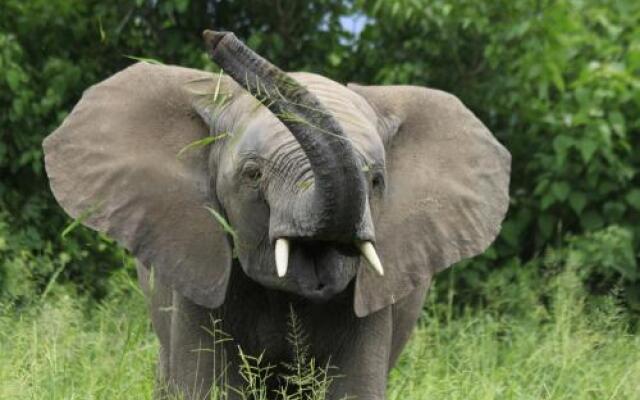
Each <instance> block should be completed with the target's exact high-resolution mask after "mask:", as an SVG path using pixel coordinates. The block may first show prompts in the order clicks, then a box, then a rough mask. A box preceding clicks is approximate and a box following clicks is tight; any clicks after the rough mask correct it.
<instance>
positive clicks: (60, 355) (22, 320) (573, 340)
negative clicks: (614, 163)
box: [0, 273, 640, 400]
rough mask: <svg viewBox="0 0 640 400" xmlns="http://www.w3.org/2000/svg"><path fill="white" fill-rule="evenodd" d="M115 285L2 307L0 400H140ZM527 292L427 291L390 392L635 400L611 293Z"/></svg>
mask: <svg viewBox="0 0 640 400" xmlns="http://www.w3.org/2000/svg"><path fill="white" fill-rule="evenodd" d="M514 286H517V284H514ZM113 287H114V290H113V291H112V294H111V296H110V297H109V298H108V299H107V300H105V301H104V302H102V303H101V304H99V305H97V304H95V303H93V302H90V301H83V300H78V298H77V297H76V296H71V295H68V294H65V292H64V291H62V290H58V291H56V290H54V291H52V293H51V295H50V296H49V298H48V300H47V302H46V303H45V304H40V305H37V306H30V307H28V308H26V309H24V310H20V311H18V310H16V309H15V307H8V306H4V307H3V308H0V311H1V312H0V360H1V362H0V399H149V398H150V397H151V393H152V388H153V384H154V369H155V358H156V351H157V342H156V339H155V337H154V336H153V334H152V332H151V330H150V325H149V321H148V318H147V316H146V310H145V305H144V300H143V298H142V296H141V294H140V293H139V292H138V291H137V290H136V289H134V284H133V282H132V281H131V280H130V279H129V278H127V277H125V276H124V275H121V276H118V277H116V279H115V280H114V284H113ZM517 292H518V293H521V292H522V291H517ZM536 298H537V297H536V296H529V295H528V294H526V295H522V296H521V297H517V296H514V298H512V299H510V300H507V303H513V304H515V303H518V304H517V305H518V307H517V309H518V310H521V311H512V312H508V311H505V310H508V309H510V306H509V307H505V306H504V304H502V305H500V306H496V305H495V304H493V303H491V304H486V305H485V306H484V307H481V308H479V309H478V308H476V309H470V310H467V311H464V312H459V313H454V312H453V311H452V309H453V308H452V307H451V306H450V305H448V304H447V302H446V299H445V301H444V302H443V301H441V300H440V301H438V300H436V299H435V295H434V296H431V297H430V299H429V301H428V306H429V307H428V308H427V311H425V313H424V315H423V317H422V319H421V322H420V325H419V327H418V329H417V330H416V331H415V333H414V336H413V338H412V340H411V341H410V343H409V345H408V346H407V348H406V349H405V352H404V354H403V356H402V357H401V360H400V361H399V364H398V368H396V369H395V370H394V371H393V372H392V376H391V379H390V385H389V390H388V395H389V399H391V400H396V399H397V400H399V399H410V400H411V399H416V400H418V399H420V400H421V399H469V400H474V399H483V400H484V399H518V400H520V399H567V400H568V399H571V400H574V399H605V400H606V399H625V400H626V399H638V398H640V336H638V335H633V334H631V333H630V332H631V329H630V328H629V327H628V321H627V317H625V316H624V314H623V313H622V311H621V310H620V309H619V307H617V306H616V304H615V302H614V301H613V298H612V297H607V298H604V299H602V301H600V302H598V303H597V304H591V303H589V304H586V303H585V298H586V297H585V296H584V293H583V291H582V289H581V286H580V284H579V283H578V281H577V278H576V277H575V276H574V275H572V274H570V273H565V274H563V275H561V276H560V277H559V278H557V279H555V280H554V281H553V285H552V287H550V288H549V289H548V290H547V291H546V292H545V293H544V296H542V295H541V296H539V298H544V305H543V303H542V302H538V301H537V300H535V299H536ZM524 299H529V300H524ZM527 301H529V302H530V304H527V303H526V302H527ZM523 302H525V304H522V303H523ZM513 304H511V305H513ZM511 309H512V310H515V309H516V308H513V307H511ZM527 310H529V311H527Z"/></svg>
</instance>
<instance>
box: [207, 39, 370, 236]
mask: <svg viewBox="0 0 640 400" xmlns="http://www.w3.org/2000/svg"><path fill="white" fill-rule="evenodd" d="M204 38H205V41H206V42H207V45H208V46H209V49H210V52H211V58H212V59H213V60H214V61H215V62H216V63H217V64H218V65H219V66H220V67H221V68H222V69H223V70H224V71H225V72H226V73H227V74H228V75H229V76H231V77H232V78H233V79H234V80H235V81H236V82H238V83H239V84H240V85H242V86H243V87H245V88H246V89H247V90H248V91H249V92H250V93H251V94H252V95H253V96H254V97H256V98H257V99H258V100H260V101H261V102H262V103H263V104H264V105H265V106H266V107H267V108H268V109H269V110H270V111H271V112H273V113H274V115H275V116H276V117H277V118H278V119H279V120H280V121H282V123H283V124H284V125H285V126H286V127H287V128H288V129H289V131H291V133H292V134H293V136H294V137H295V138H296V140H297V141H298V142H299V143H300V146H301V147H302V150H303V151H304V152H305V154H306V156H307V158H308V159H309V163H310V165H311V169H312V170H313V174H314V180H315V182H314V185H313V188H312V192H311V193H310V194H309V195H311V196H312V197H311V202H309V203H307V204H309V205H310V206H307V207H305V210H303V213H302V215H304V218H305V219H306V222H305V224H304V225H305V226H304V227H302V228H303V229H304V230H305V232H304V234H305V235H315V236H321V237H323V238H326V239H337V240H352V239H355V237H354V235H355V234H356V232H357V228H358V225H359V224H360V222H361V218H362V213H363V210H364V202H365V201H366V199H365V190H366V189H365V181H364V176H363V173H362V168H361V166H360V165H359V163H358V161H357V159H356V157H355V152H354V149H353V146H352V145H351V142H350V140H349V139H348V138H347V137H346V135H345V134H344V132H343V130H342V128H341V127H340V124H339V123H338V121H336V119H335V118H333V116H331V115H330V114H329V112H328V111H327V110H326V109H325V107H324V106H323V105H322V104H321V103H320V101H319V100H318V99H317V98H316V96H314V95H313V94H312V93H311V92H309V91H308V90H307V89H306V88H304V87H303V86H302V85H300V84H299V83H298V82H297V81H295V80H294V79H292V78H291V77H290V76H288V75H287V74H286V73H284V72H283V71H282V70H280V69H279V68H278V67H276V66H274V65H273V64H271V63H270V62H268V61H267V60H265V59H264V58H262V57H260V56H259V55H258V54H256V53H255V52H254V51H252V50H251V49H249V48H248V47H247V46H246V45H245V44H244V43H242V42H241V41H240V40H239V39H238V38H236V37H235V35H234V34H233V33H229V32H213V31H205V32H204Z"/></svg>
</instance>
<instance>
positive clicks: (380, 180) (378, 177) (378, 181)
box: [371, 174, 384, 189]
mask: <svg viewBox="0 0 640 400" xmlns="http://www.w3.org/2000/svg"><path fill="white" fill-rule="evenodd" d="M371 185H372V186H373V188H374V189H378V188H381V187H382V186H383V185H384V177H383V176H382V174H375V175H374V176H373V178H372V179H371Z"/></svg>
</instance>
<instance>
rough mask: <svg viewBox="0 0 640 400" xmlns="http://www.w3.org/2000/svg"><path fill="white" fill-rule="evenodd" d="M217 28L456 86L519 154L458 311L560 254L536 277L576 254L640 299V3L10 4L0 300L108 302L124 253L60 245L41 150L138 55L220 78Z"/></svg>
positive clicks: (3, 69) (464, 283) (286, 49)
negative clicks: (206, 42)
mask: <svg viewBox="0 0 640 400" xmlns="http://www.w3.org/2000/svg"><path fill="white" fill-rule="evenodd" d="M345 17H346V18H347V22H346V23H345V22H344V21H345V20H344V18H345ZM341 18H342V19H343V20H342V22H341ZM349 21H351V22H349ZM353 21H360V23H361V24H363V25H364V26H363V29H362V31H361V32H350V31H349V29H350V25H351V23H352V22H353ZM212 27H213V28H214V29H218V30H232V31H234V32H236V34H237V35H238V37H240V38H241V39H243V40H245V41H246V42H247V43H248V44H249V45H250V46H251V47H253V48H255V49H256V50H257V51H258V52H259V53H261V54H263V55H265V56H266V57H267V58H269V59H272V60H273V61H274V62H275V63H276V64H278V65H280V66H281V67H282V68H283V69H285V70H297V69H303V70H308V71H312V72H318V73H322V74H325V75H327V76H329V77H332V78H334V79H337V80H340V81H359V82H363V83H384V84H387V83H395V84H402V83H409V84H418V85H427V86H431V87H436V88H440V89H443V90H447V91H450V92H452V93H454V94H456V95H457V96H459V97H460V98H461V99H462V100H463V101H464V102H465V103H466V104H467V105H468V106H469V107H470V108H471V109H472V110H473V111H474V112H475V113H477V114H478V115H479V116H480V118H481V119H482V120H483V121H484V122H485V123H486V125H487V126H488V127H489V128H490V129H491V130H492V131H493V132H494V133H495V134H496V136H497V137H498V138H499V139H500V140H501V141H502V142H503V143H504V144H505V145H506V146H507V147H508V148H509V150H510V151H511V153H512V154H513V174H512V183H511V196H512V202H511V208H510V211H509V215H508V217H507V220H506V221H505V222H504V225H503V229H502V232H501V235H500V237H499V239H498V240H497V242H496V244H495V245H494V246H493V247H492V248H490V249H489V251H487V252H486V253H485V255H484V256H483V257H481V258H480V259H476V260H474V262H473V263H465V264H466V265H465V268H459V269H458V270H456V271H452V270H448V271H447V272H446V273H445V276H444V277H443V278H442V279H444V280H445V281H446V282H451V283H452V284H455V285H456V287H457V288H458V289H459V292H460V294H459V296H457V297H456V298H457V299H459V301H460V302H461V303H467V304H470V303H475V304H481V303H483V302H486V301H487V293H486V291H485V290H484V288H485V287H486V286H487V285H486V284H485V282H487V281H491V280H492V279H494V278H492V276H493V275H495V279H497V281H500V279H506V276H508V275H510V274H511V275H513V276H512V277H511V279H514V276H515V274H521V273H522V274H528V273H529V272H523V265H531V263H530V261H531V260H536V258H537V257H539V256H541V255H544V254H546V253H547V252H548V250H549V249H550V248H553V249H555V250H554V254H555V257H556V258H557V259H558V260H560V261H559V262H558V263H555V264H553V263H548V262H543V261H539V262H537V263H536V265H537V266H538V268H537V269H536V268H534V269H533V273H534V274H535V273H539V274H546V273H547V272H548V271H552V272H554V273H555V272H558V269H557V268H555V267H554V265H566V263H565V261H566V260H570V261H571V263H572V264H581V265H582V267H581V268H582V270H581V273H580V274H579V276H580V277H581V279H582V280H583V282H584V283H585V285H586V287H588V288H589V289H590V290H592V293H596V294H600V293H603V292H606V291H607V290H613V289H615V290H618V289H619V290H621V291H622V292H623V293H621V297H622V298H624V299H626V301H627V303H628V304H630V305H632V306H634V307H637V306H638V304H640V302H639V301H638V300H634V299H637V298H638V297H639V295H637V294H634V293H632V292H633V291H634V289H633V288H635V287H637V286H638V285H637V276H638V274H639V272H638V261H637V258H638V255H639V253H640V224H638V222H637V221H640V189H639V187H640V179H639V178H638V168H639V166H640V155H639V153H638V152H637V151H634V149H637V148H638V147H639V146H640V135H639V134H638V132H639V131H640V42H639V41H638V40H637V38H638V37H640V3H639V2H637V1H634V0H593V1H580V0H558V1H551V0H535V1H534V0H522V1H517V2H514V1H508V0H498V1H490V2H489V1H475V0H473V1H472V0H460V1H455V2H454V1H451V0H435V1H432V0H429V1H427V0H355V1H353V2H343V1H338V0H322V1H314V2H305V1H301V0H291V1H286V2H285V1H276V2H275V3H274V2H272V1H262V0H261V1H251V2H249V1H235V2H218V1H207V2H201V1H195V0H163V1H157V2H156V1H142V0H136V1H129V2H111V3H105V2H98V1H96V0H89V1H83V2H78V1H72V0H48V1H45V0H33V1H28V2H25V1H19V0H6V1H3V2H2V3H1V4H0V126H1V127H2V131H0V134H1V136H0V176H2V180H1V181H0V253H1V254H2V258H1V259H0V297H5V298H6V297H9V298H11V299H13V300H14V301H26V299H28V298H30V297H31V296H32V294H37V295H38V296H39V295H41V294H42V293H43V292H44V291H46V288H47V287H49V286H50V283H51V282H54V281H56V282H61V283H66V282H70V283H72V284H73V285H75V286H76V287H77V288H79V289H80V290H82V291H89V292H92V293H93V294H94V295H95V296H97V297H100V296H102V295H104V293H105V291H106V288H105V286H104V281H105V279H106V277H108V275H109V274H111V273H112V271H114V270H117V269H119V268H120V267H121V266H122V265H123V262H122V258H123V254H122V252H121V251H119V250H116V248H115V246H114V245H113V244H112V243H111V242H109V241H108V240H107V239H106V238H104V237H101V236H100V235H96V234H94V233H92V232H90V231H89V230H87V229H85V228H79V229H73V230H71V231H70V232H69V234H68V235H66V236H65V238H64V239H63V238H61V236H60V233H61V232H62V231H63V230H64V228H65V227H68V226H73V227H75V226H74V225H72V222H71V221H70V220H69V219H68V217H66V216H65V215H64V214H63V212H62V211H61V210H60V209H59V207H58V206H57V205H56V204H55V202H54V200H53V198H52V196H51V194H50V193H49V190H47V187H48V185H47V181H46V178H45V175H44V171H43V160H42V150H41V141H42V139H43V138H44V137H45V136H46V135H47V134H48V133H50V132H51V131H52V130H53V129H55V127H56V126H58V125H59V124H60V122H61V121H62V120H63V119H64V117H65V115H66V114H67V113H68V112H69V111H70V109H71V107H72V106H73V105H74V104H75V102H77V100H78V99H79V97H80V95H81V93H82V91H83V90H85V89H86V88H87V87H89V86H90V85H91V84H93V83H95V82H98V81H100V80H102V79H104V78H106V77H107V76H109V75H110V74H112V73H114V72H116V71H118V70H120V69H122V68H124V67H125V66H127V65H129V64H131V63H132V62H133V60H135V59H150V60H159V62H163V63H168V64H180V65H184V66H189V67H196V68H204V69H207V70H215V69H216V68H215V66H214V65H213V64H212V63H211V62H209V61H208V57H207V55H206V53H205V49H204V46H203V44H202V40H201V38H200V32H202V30H203V29H205V28H212ZM132 59H133V60H132ZM618 252H619V253H620V254H618V255H613V253H618ZM494 266H500V267H501V268H493V267H494ZM503 270H510V271H509V272H505V271H503ZM636 291H637V289H636ZM445 292H446V291H445ZM441 294H442V295H443V296H446V293H441ZM36 297H37V296H36Z"/></svg>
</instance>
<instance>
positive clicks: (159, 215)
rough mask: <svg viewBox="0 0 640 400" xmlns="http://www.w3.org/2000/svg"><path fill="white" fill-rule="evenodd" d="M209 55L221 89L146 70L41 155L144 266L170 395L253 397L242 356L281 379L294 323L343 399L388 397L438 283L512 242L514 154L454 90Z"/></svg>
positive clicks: (61, 186)
mask: <svg viewBox="0 0 640 400" xmlns="http://www.w3.org/2000/svg"><path fill="white" fill-rule="evenodd" d="M205 41H206V42H207V45H208V46H209V51H210V52H211V55H212V58H213V60H214V61H216V63H218V65H219V66H220V67H221V68H222V69H223V71H224V73H225V74H223V73H222V71H221V72H220V74H217V75H214V74H210V73H207V72H203V71H198V70H194V69H188V68H182V67H176V66H165V65H153V64H148V63H138V64H135V65H133V66H131V67H129V68H127V69H125V70H123V71H121V72H119V73H117V74H115V75H114V76H112V77H110V78H108V79H106V80H105V81H103V82H100V83H98V84H96V85H95V86H93V87H92V88H90V89H89V90H87V91H86V92H85V93H84V95H83V97H82V99H81V100H80V102H79V103H78V104H77V105H76V107H75V108H74V110H73V111H72V112H71V114H70V115H69V116H68V117H67V118H66V119H65V121H64V122H63V124H62V125H61V126H60V127H59V128H58V129H57V130H56V131H55V132H53V133H52V134H51V135H50V136H48V137H47V138H46V139H45V141H44V144H43V146H44V153H45V166H46V170H47V174H48V176H49V179H50V184H51V188H52V191H53V193H54V196H55V197H56V199H57V200H58V202H59V203H60V204H61V205H62V207H63V208H64V209H65V210H66V211H67V212H68V213H69V214H70V215H71V216H72V217H74V218H78V219H80V220H81V222H82V223H83V224H84V225H86V226H88V227H91V228H93V229H95V230H97V231H100V232H104V233H106V234H108V235H109V236H111V237H113V238H114V239H115V240H116V241H117V242H118V243H119V244H120V245H122V246H124V247H125V248H126V249H128V250H129V251H130V252H131V253H132V254H133V255H134V256H135V257H136V258H137V259H138V261H139V266H138V274H139V278H140V283H141V285H142V287H143V289H144V292H145V293H146V296H147V297H148V299H149V304H150V314H151V318H152V321H153V326H154V329H155V331H156V333H157V335H158V338H159V341H160V357H159V359H160V360H159V363H158V378H159V379H158V390H157V393H158V396H159V397H162V396H164V394H166V393H181V394H184V395H186V398H188V399H200V398H203V397H205V396H206V395H207V393H209V391H210V390H213V389H212V388H215V387H218V386H223V387H224V386H225V385H226V384H229V385H230V386H231V387H236V388H237V387H241V386H242V377H241V375H240V374H238V367H239V366H240V364H241V363H240V359H239V351H240V349H241V350H242V352H244V353H245V354H247V355H250V356H259V355H260V354H263V363H264V364H265V365H266V364H268V365H273V366H275V368H282V366H283V365H285V364H286V363H290V362H291V361H292V355H293V353H292V350H291V346H290V343H289V341H288V340H287V332H288V331H289V330H290V328H291V327H290V326H289V325H288V321H289V320H290V318H292V315H295V316H297V318H298V320H299V323H300V327H301V329H302V330H303V331H304V332H305V333H306V334H307V335H308V346H309V356H310V357H313V358H314V359H315V360H316V362H317V363H318V365H325V364H326V363H328V364H330V365H332V366H335V367H336V368H337V370H336V374H337V375H339V376H340V377H339V378H336V379H335V380H334V381H333V383H332V385H331V392H330V393H329V396H328V397H329V398H331V399H339V398H342V397H344V396H345V395H349V396H356V397H357V398H358V399H361V400H368V399H383V398H384V391H385V385H386V380H387V379H386V378H387V374H388V372H389V369H390V368H391V367H392V366H393V364H394V362H395V360H396V359H397V358H398V355H399V354H400V351H401V349H402V347H403V346H404V344H405V343H406V341H407V340H408V337H409V335H410V332H411V330H412V328H413V326H414V325H415V322H416V319H417V318H418V315H419V314H420V309H421V307H422V302H423V300H424V296H425V294H426V292H427V290H428V287H429V285H430V283H431V281H432V278H433V277H434V275H435V274H436V273H437V272H439V271H441V270H443V269H445V268H447V267H449V266H451V265H452V264H453V263H455V262H457V261H459V260H461V259H464V258H468V257H472V256H474V255H477V254H479V253H481V252H483V251H484V250H485V249H486V248H487V247H488V246H489V245H490V244H491V242H492V241H493V240H494V238H495V237H496V235H497V234H498V232H499V229H500V224H501V222H502V220H503V218H504V215H505V213H506V210H507V206H508V200H509V197H508V185H509V172H510V162H511V158H510V155H509V153H508V152H507V151H506V150H505V149H504V148H503V147H502V146H501V145H500V143H498V141H497V140H496V139H495V138H494V137H493V136H492V135H491V133H490V132H489V131H488V130H487V129H486V127H485V126H484V125H483V124H482V123H481V122H480V121H479V120H478V119H477V118H476V117H475V116H474V115H473V113H472V112H471V111H469V110H468V109H467V108H466V107H465V106H464V105H463V104H462V103H461V102H460V101H459V100H458V99H457V98H455V97H454V96H452V95H450V94H447V93H444V92H442V91H438V90H433V89H428V88H423V87H417V86H361V85H354V84H349V85H347V86H345V85H342V84H340V83H338V82H335V81H332V80H331V79H328V78H325V77H322V76H320V75H315V74H309V73H285V72H283V71H281V70H279V69H278V68H277V67H275V66H274V65H272V64H271V63H269V62H268V61H266V60H264V59H263V58H261V57H260V56H258V55H257V54H255V53H253V52H252V51H251V50H250V49H249V48H247V47H246V46H245V45H244V44H243V43H242V42H240V41H239V40H238V39H237V38H235V36H233V34H229V33H215V32H210V31H208V32H206V33H205ZM227 75H228V76H227ZM218 329H219V330H221V331H223V332H224V334H227V335H230V337H231V338H232V340H226V341H223V342H220V341H218V340H217V339H216V335H212V333H214V332H217V330H218ZM223 372H224V373H223ZM275 372H277V371H276V370H274V373H275ZM285 372H286V371H285ZM221 375H224V376H226V379H227V381H224V382H221V381H219V379H218V378H219V377H220V376H221ZM277 375H278V374H275V376H277ZM284 383H286V382H283V380H282V378H277V377H274V378H272V379H270V380H268V384H267V385H268V386H269V388H271V389H277V388H281V387H282V385H283V384H284ZM214 384H218V386H216V385H214ZM269 393H274V392H273V391H271V392H269Z"/></svg>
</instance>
